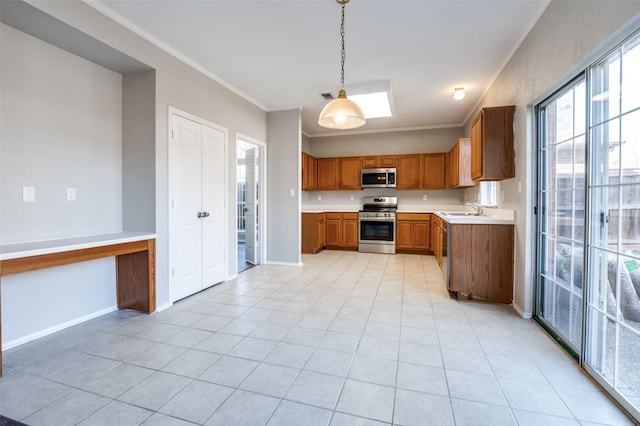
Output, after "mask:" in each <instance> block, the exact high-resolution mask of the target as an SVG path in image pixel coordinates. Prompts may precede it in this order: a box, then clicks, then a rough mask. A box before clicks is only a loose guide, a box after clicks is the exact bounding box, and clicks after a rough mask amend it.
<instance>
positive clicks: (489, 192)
mask: <svg viewBox="0 0 640 426" xmlns="http://www.w3.org/2000/svg"><path fill="white" fill-rule="evenodd" d="M497 193H498V186H497V182H491V181H488V182H480V204H481V205H483V206H491V207H494V206H497V205H498V197H497Z"/></svg>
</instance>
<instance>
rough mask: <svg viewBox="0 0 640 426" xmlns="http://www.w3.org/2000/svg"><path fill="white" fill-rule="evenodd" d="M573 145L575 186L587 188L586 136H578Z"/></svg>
mask: <svg viewBox="0 0 640 426" xmlns="http://www.w3.org/2000/svg"><path fill="white" fill-rule="evenodd" d="M573 143H574V145H573V177H574V187H575V188H585V183H586V182H585V180H584V177H585V163H586V158H587V157H586V154H585V137H584V135H582V136H579V137H577V138H576V139H575V140H574V142H573Z"/></svg>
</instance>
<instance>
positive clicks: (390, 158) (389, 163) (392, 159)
mask: <svg viewBox="0 0 640 426" xmlns="http://www.w3.org/2000/svg"><path fill="white" fill-rule="evenodd" d="M395 166H396V156H395V155H381V156H379V157H378V167H395Z"/></svg>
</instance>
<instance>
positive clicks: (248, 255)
mask: <svg viewBox="0 0 640 426" xmlns="http://www.w3.org/2000/svg"><path fill="white" fill-rule="evenodd" d="M257 152H258V149H257V148H255V147H254V148H249V149H247V150H246V151H245V167H246V172H245V179H246V186H245V188H246V196H245V214H244V217H245V259H246V261H247V262H249V263H252V264H254V265H257V264H258V263H260V260H259V259H258V252H259V250H258V216H257V211H258V210H257V209H258V179H257V169H258V163H257V161H258V159H257V155H256V154H257Z"/></svg>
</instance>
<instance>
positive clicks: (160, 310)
mask: <svg viewBox="0 0 640 426" xmlns="http://www.w3.org/2000/svg"><path fill="white" fill-rule="evenodd" d="M172 306H173V303H171V302H167V303H164V304H162V305H160V306H158V307H157V308H156V312H162V311H164V310H165V309H169V308H170V307H172Z"/></svg>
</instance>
